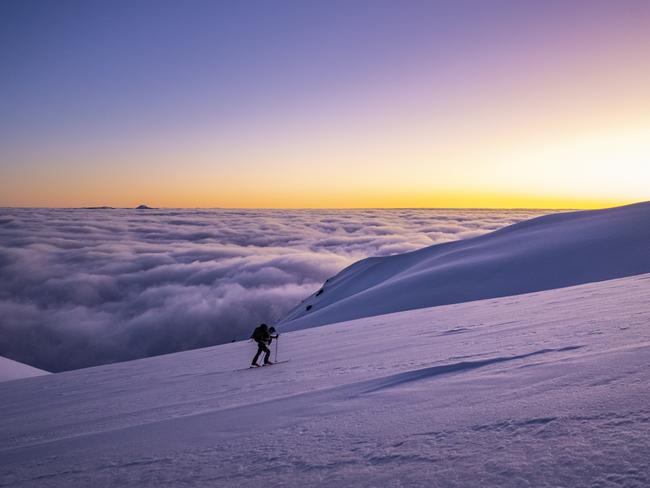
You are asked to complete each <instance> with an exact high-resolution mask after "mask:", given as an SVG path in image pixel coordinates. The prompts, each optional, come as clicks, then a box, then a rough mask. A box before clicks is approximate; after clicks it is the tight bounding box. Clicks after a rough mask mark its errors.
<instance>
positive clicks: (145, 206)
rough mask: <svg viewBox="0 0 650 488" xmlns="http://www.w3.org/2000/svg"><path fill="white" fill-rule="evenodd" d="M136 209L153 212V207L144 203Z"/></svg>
mask: <svg viewBox="0 0 650 488" xmlns="http://www.w3.org/2000/svg"><path fill="white" fill-rule="evenodd" d="M135 209H136V210H153V208H152V207H149V206H147V205H145V204H144V203H143V204H142V205H138V206H137V207H135Z"/></svg>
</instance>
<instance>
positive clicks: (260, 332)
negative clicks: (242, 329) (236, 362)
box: [251, 327, 267, 342]
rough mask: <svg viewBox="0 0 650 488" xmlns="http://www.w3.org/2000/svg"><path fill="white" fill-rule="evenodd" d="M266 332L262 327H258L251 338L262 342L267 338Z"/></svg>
mask: <svg viewBox="0 0 650 488" xmlns="http://www.w3.org/2000/svg"><path fill="white" fill-rule="evenodd" d="M266 335H267V334H266V332H264V329H262V327H256V328H255V330H254V331H253V333H252V334H251V339H253V340H254V341H257V342H262V341H264V339H266Z"/></svg>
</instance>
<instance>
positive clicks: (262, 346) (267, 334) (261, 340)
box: [251, 324, 278, 368]
mask: <svg viewBox="0 0 650 488" xmlns="http://www.w3.org/2000/svg"><path fill="white" fill-rule="evenodd" d="M273 332H275V328H274V327H271V329H270V330H269V328H268V326H267V325H266V324H261V325H260V326H259V327H256V328H255V330H254V331H253V333H252V334H251V339H253V340H254V341H255V342H257V353H256V354H255V357H253V362H252V363H251V367H252V368H257V367H259V364H257V359H258V358H259V357H260V354H262V353H264V364H265V365H267V364H273V363H272V362H271V361H270V360H269V356H270V355H271V350H270V349H269V348H268V346H269V345H270V344H271V342H272V341H273V339H277V338H278V336H277V334H276V335H273Z"/></svg>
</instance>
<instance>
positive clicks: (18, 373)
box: [0, 356, 49, 381]
mask: <svg viewBox="0 0 650 488" xmlns="http://www.w3.org/2000/svg"><path fill="white" fill-rule="evenodd" d="M44 374H49V373H48V372H47V371H43V370H42V369H38V368H34V367H32V366H28V365H27V364H23V363H19V362H18V361H14V360H13V359H8V358H5V357H2V356H0V381H9V380H17V379H20V378H31V377H32V376H41V375H44Z"/></svg>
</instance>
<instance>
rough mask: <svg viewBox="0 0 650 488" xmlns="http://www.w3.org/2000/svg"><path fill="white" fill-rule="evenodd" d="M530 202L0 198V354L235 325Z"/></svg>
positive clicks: (116, 345) (109, 350) (88, 349)
mask: <svg viewBox="0 0 650 488" xmlns="http://www.w3.org/2000/svg"><path fill="white" fill-rule="evenodd" d="M541 213H545V212H541V211H534V210H507V211H504V210H500V211H494V210H438V209H431V210H429V209H392V210H226V209H214V210H213V209H209V210H203V209H198V210H194V209H192V210H188V209H178V210H169V209H165V210H129V209H124V210H118V209H106V210H86V209H0V278H1V279H0V356H6V357H9V358H12V359H15V360H18V361H21V362H25V363H28V364H30V365H33V366H36V367H39V368H43V369H46V370H48V371H63V370H68V369H75V368H81V367H86V366H92V365H97V364H105V363H110V362H116V361H124V360H129V359H135V358H141V357H146V356H152V355H157V354H164V353H169V352H175V351H181V350H186V349H192V348H197V347H204V346H209V345H214V344H219V343H224V342H229V341H232V340H234V339H242V338H247V337H248V336H249V334H250V331H251V329H252V328H253V327H254V326H256V325H258V324H259V323H260V322H267V323H270V324H273V323H274V322H275V321H276V320H278V319H280V318H281V317H282V316H283V315H284V314H286V313H287V312H288V311H289V310H290V309H291V308H293V307H294V306H296V305H297V304H298V303H299V302H300V301H301V300H303V299H304V298H305V297H307V296H308V295H310V294H311V293H313V292H314V291H315V290H317V289H318V288H319V287H320V286H321V284H322V283H323V282H324V281H325V280H326V279H327V278H328V277H330V276H333V275H335V274H336V273H338V272H339V271H340V270H341V269H343V268H344V267H346V266H347V265H349V264H351V263H353V262H354V261H357V260H359V259H362V258H365V257H368V256H385V255H389V254H397V253H403V252H407V251H412V250H415V249H419V248H422V247H425V246H430V245H432V244H436V243H441V242H445V241H450V240H455V239H463V238H468V237H474V236H477V235H479V234H483V233H486V232H489V231H493V230H495V229H498V228H501V227H504V226H506V225H509V224H512V223H515V222H518V221H521V220H525V219H528V218H532V217H535V216H537V215H540V214H541Z"/></svg>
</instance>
